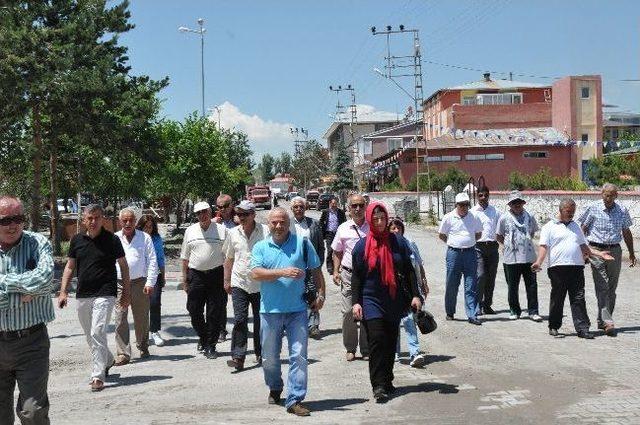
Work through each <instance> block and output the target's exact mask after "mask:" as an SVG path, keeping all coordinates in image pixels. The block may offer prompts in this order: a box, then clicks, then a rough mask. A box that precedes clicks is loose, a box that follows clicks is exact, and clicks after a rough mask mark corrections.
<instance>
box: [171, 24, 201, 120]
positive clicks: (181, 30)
mask: <svg viewBox="0 0 640 425" xmlns="http://www.w3.org/2000/svg"><path fill="white" fill-rule="evenodd" d="M197 23H198V26H199V27H200V28H199V29H197V30H194V29H191V28H187V27H179V28H178V31H180V32H191V33H194V34H199V35H200V75H201V87H202V116H203V117H204V113H205V111H204V33H205V32H206V31H207V29H206V28H204V19H202V18H198V20H197Z"/></svg>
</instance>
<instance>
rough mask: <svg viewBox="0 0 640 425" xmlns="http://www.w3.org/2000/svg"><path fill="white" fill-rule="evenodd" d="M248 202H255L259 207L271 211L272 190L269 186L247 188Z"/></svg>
mask: <svg viewBox="0 0 640 425" xmlns="http://www.w3.org/2000/svg"><path fill="white" fill-rule="evenodd" d="M246 191H247V195H246V197H247V200H249V201H251V202H253V204H254V205H255V206H256V208H257V207H263V208H265V209H267V210H270V209H271V190H270V189H269V186H247V187H246Z"/></svg>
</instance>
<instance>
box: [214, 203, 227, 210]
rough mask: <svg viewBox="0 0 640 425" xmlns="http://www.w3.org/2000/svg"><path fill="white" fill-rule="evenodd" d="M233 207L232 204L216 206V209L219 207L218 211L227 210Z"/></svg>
mask: <svg viewBox="0 0 640 425" xmlns="http://www.w3.org/2000/svg"><path fill="white" fill-rule="evenodd" d="M230 206H231V204H224V205H216V207H218V209H221V210H223V209H225V208H229V207H230Z"/></svg>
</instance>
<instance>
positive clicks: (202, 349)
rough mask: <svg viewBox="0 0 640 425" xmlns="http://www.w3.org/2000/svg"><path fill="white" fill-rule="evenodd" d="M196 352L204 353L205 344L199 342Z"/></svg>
mask: <svg viewBox="0 0 640 425" xmlns="http://www.w3.org/2000/svg"><path fill="white" fill-rule="evenodd" d="M196 350H197V351H198V353H202V352H203V351H204V344H203V343H202V341H198V346H197V347H196Z"/></svg>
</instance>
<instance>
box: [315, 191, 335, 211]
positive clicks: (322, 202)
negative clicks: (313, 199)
mask: <svg viewBox="0 0 640 425" xmlns="http://www.w3.org/2000/svg"><path fill="white" fill-rule="evenodd" d="M333 198H334V195H333V193H323V194H322V195H320V197H319V198H318V205H317V207H318V211H321V210H324V209H326V208H329V201H331V200H332V199H333Z"/></svg>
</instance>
